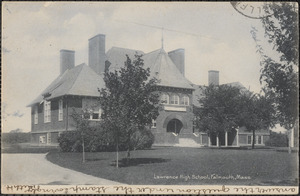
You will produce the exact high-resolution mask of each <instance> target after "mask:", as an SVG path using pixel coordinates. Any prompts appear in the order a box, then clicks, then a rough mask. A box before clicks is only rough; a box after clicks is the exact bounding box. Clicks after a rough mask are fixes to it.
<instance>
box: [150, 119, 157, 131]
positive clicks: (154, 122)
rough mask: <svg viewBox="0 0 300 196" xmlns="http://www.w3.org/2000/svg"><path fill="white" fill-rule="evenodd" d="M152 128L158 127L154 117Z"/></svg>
mask: <svg viewBox="0 0 300 196" xmlns="http://www.w3.org/2000/svg"><path fill="white" fill-rule="evenodd" d="M151 128H152V129H155V128H156V120H154V119H152V124H151Z"/></svg>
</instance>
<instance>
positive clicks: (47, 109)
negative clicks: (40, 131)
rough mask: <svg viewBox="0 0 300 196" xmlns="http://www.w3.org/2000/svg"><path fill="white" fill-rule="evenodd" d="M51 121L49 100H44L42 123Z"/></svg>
mask: <svg viewBox="0 0 300 196" xmlns="http://www.w3.org/2000/svg"><path fill="white" fill-rule="evenodd" d="M48 122H51V101H46V100H45V101H44V123H48Z"/></svg>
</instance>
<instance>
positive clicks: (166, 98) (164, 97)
mask: <svg viewBox="0 0 300 196" xmlns="http://www.w3.org/2000/svg"><path fill="white" fill-rule="evenodd" d="M160 100H161V101H162V102H163V101H166V103H162V104H165V105H166V104H169V103H170V96H169V95H168V94H167V93H163V94H162V95H161V99H160Z"/></svg>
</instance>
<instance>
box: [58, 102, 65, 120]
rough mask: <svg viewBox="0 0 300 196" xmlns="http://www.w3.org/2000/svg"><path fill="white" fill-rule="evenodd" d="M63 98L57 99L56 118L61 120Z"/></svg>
mask: <svg viewBox="0 0 300 196" xmlns="http://www.w3.org/2000/svg"><path fill="white" fill-rule="evenodd" d="M63 117H64V116H63V100H59V101H58V120H59V121H62V120H63Z"/></svg>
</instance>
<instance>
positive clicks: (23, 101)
mask: <svg viewBox="0 0 300 196" xmlns="http://www.w3.org/2000/svg"><path fill="white" fill-rule="evenodd" d="M156 27H157V28H156ZM252 27H254V28H256V29H257V30H258V37H259V38H260V40H261V44H262V45H263V47H264V48H265V49H266V51H267V54H270V55H272V56H276V53H274V51H273V50H272V49H271V46H269V45H268V44H267V42H266V40H265V38H264V37H263V28H262V25H261V22H260V20H259V19H252V18H249V17H246V16H244V15H242V14H240V13H239V12H237V11H236V10H235V9H234V8H233V7H232V5H231V4H230V3H229V2H218V3H217V2H213V3H208V2H157V3H154V2H143V3H141V2H127V3H122V2H116V3H113V2H77V3H76V2H3V4H2V40H1V41H2V50H1V52H2V66H1V69H2V70H1V71H2V94H1V96H2V103H1V106H2V107H1V108H2V115H1V118H2V125H1V130H2V131H3V132H9V131H11V130H14V129H18V128H19V129H22V130H23V131H24V132H28V131H30V129H31V127H30V126H31V110H30V108H29V107H26V106H27V105H28V104H29V103H30V102H31V101H32V100H33V99H35V98H36V97H37V96H38V95H39V94H40V93H41V92H42V91H43V90H44V89H45V88H46V87H47V86H48V85H49V84H50V83H51V82H52V81H53V80H54V79H55V78H56V77H57V76H58V75H59V51H60V50H61V49H69V50H75V51H76V52H75V64H76V65H78V64H81V63H86V64H88V39H89V38H91V37H93V36H95V35H97V34H105V35H106V51H107V50H109V49H110V48H111V47H113V46H116V47H122V48H130V49H136V50H142V51H144V52H145V53H148V52H151V51H153V50H156V49H159V48H161V45H162V43H161V40H162V34H163V40H164V49H165V50H166V51H167V52H168V51H171V50H175V49H177V48H184V49H185V76H186V78H187V79H189V80H190V81H191V82H193V83H194V84H198V85H207V83H208V70H218V71H219V72H220V84H224V83H230V82H237V81H239V82H240V83H241V84H243V85H244V86H245V87H246V88H248V89H250V90H251V91H254V92H256V93H258V92H259V91H260V88H261V86H260V83H259V76H260V56H259V54H258V53H257V52H256V48H255V46H256V45H255V42H254V40H253V38H252V36H251V33H250V31H251V29H252ZM162 29H164V30H162Z"/></svg>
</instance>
